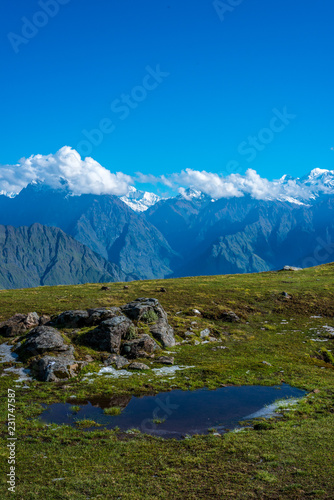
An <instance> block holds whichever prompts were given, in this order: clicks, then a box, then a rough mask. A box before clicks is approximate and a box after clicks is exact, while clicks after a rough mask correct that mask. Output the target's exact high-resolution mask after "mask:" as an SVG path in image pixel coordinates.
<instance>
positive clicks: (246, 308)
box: [0, 264, 334, 500]
mask: <svg viewBox="0 0 334 500" xmlns="http://www.w3.org/2000/svg"><path fill="white" fill-rule="evenodd" d="M333 283H334V265H333V264H328V265H323V266H319V267H315V268H310V269H306V270H303V271H298V272H292V271H281V272H268V273H260V274H248V275H247V274H245V275H227V276H209V277H195V278H181V279H171V280H152V281H138V282H130V283H127V285H128V288H127V289H124V283H110V284H107V285H108V287H109V288H110V289H109V290H107V291H102V290H101V284H88V285H79V286H56V287H40V288H36V289H25V290H2V291H0V321H3V320H5V319H7V318H9V317H10V316H12V315H13V314H15V313H18V312H20V313H27V312H30V311H36V312H37V313H38V314H40V315H41V314H49V315H52V314H56V313H60V312H62V311H64V310H68V309H86V308H93V307H100V306H101V307H108V306H119V305H122V304H125V303H127V302H129V301H131V300H133V299H135V298H138V297H155V298H157V299H159V301H160V303H161V305H162V306H163V307H164V309H165V310H166V311H167V313H168V319H169V323H170V324H171V325H172V326H173V328H174V332H175V336H176V340H177V342H178V343H179V345H177V346H175V347H173V348H170V349H169V351H173V354H172V355H173V356H174V358H175V365H181V366H188V367H191V368H187V369H185V370H180V371H176V372H175V374H174V375H173V377H174V378H172V379H171V378H169V377H168V376H158V375H152V373H151V372H147V371H146V372H140V373H136V374H134V375H133V376H131V377H128V378H125V377H123V378H122V377H120V378H107V377H103V376H100V377H95V378H93V383H92V382H91V381H90V380H89V377H87V376H85V374H87V373H88V372H89V373H94V372H97V371H98V370H99V367H101V365H102V361H103V353H100V352H97V351H94V350H93V349H90V348H88V347H84V346H80V345H79V344H78V345H77V346H76V353H77V357H78V359H84V358H85V356H87V355H89V356H91V358H92V361H90V363H89V364H88V366H86V367H85V368H83V370H82V372H81V373H80V374H79V375H78V376H76V377H74V378H73V379H70V380H67V381H64V382H59V383H43V382H38V381H32V382H29V384H28V385H29V388H23V387H22V386H23V385H24V384H17V383H16V382H15V376H14V375H9V376H8V375H6V376H2V375H4V372H3V370H4V369H5V368H6V367H9V366H10V365H9V364H8V363H7V364H6V363H4V364H3V365H1V367H0V385H1V396H2V397H1V421H2V425H1V442H2V443H1V444H2V446H1V463H2V468H1V469H2V473H1V475H0V481H1V483H0V488H1V498H13V497H15V498H18V499H22V500H33V499H38V498H45V499H47V500H49V499H50V500H51V499H71V500H81V499H82V500H83V499H98V498H101V499H102V498H103V499H134V500H141V499H144V500H145V499H198V498H200V499H211V498H212V499H228V500H230V499H268V500H275V499H301V500H305V499H312V500H314V499H333V498H334V460H333V450H334V433H333V428H334V398H333V396H334V365H333V359H334V358H333V354H332V353H334V351H333V349H334V335H332V333H331V330H330V328H327V327H333V328H334V288H333ZM161 287H163V288H165V289H166V291H165V292H161V291H160V288H161ZM283 292H286V293H287V294H288V296H289V298H287V297H285V296H284V295H283ZM194 309H198V310H199V311H200V313H201V315H200V316H199V315H196V314H195V313H194V311H193V310H194ZM231 310H232V311H234V312H235V313H236V314H237V315H238V316H239V317H240V320H241V321H240V322H238V323H228V322H224V321H223V319H222V318H223V312H225V311H231ZM195 321H196V325H195V324H194V322H195ZM192 323H193V324H192ZM324 327H326V328H324ZM190 328H192V331H193V333H194V334H195V335H193V336H192V337H191V340H190V342H189V343H182V341H183V340H185V339H187V338H189V337H186V336H185V332H187V331H189V329H190ZM205 328H209V330H210V332H211V333H212V335H213V336H214V337H216V339H217V340H219V341H220V342H209V343H205V344H202V343H201V339H200V336H199V334H200V331H202V330H203V329H205ZM333 331H334V330H333ZM63 334H64V336H65V338H68V339H71V331H66V330H64V331H63ZM312 339H313V340H312ZM9 340H10V341H12V342H14V340H13V339H9ZM319 340H322V342H321V341H320V342H319ZM0 342H1V343H3V342H8V339H5V338H0ZM218 346H221V347H224V349H218V348H217V347H218ZM167 352H168V350H165V352H164V354H167ZM138 361H142V362H144V363H146V364H148V365H149V366H151V361H150V360H147V359H142V360H138ZM264 361H265V363H263V362H264ZM154 366H155V367H157V366H159V365H157V364H156V363H155V364H154ZM152 367H153V364H152ZM282 383H286V384H289V385H292V386H295V387H298V388H300V389H304V390H306V391H307V395H306V397H304V398H303V399H302V400H301V402H300V403H299V404H298V405H296V406H294V407H290V408H288V409H286V410H285V411H283V412H282V414H283V416H282V417H280V418H274V419H273V418H272V419H269V420H259V421H257V422H256V423H255V425H253V426H251V427H249V428H247V429H244V430H242V431H240V432H230V433H226V434H224V435H222V436H216V435H214V433H211V434H208V435H204V436H203V435H202V436H194V437H191V438H190V439H183V440H179V441H177V440H174V439H171V440H164V439H161V438H157V437H152V436H148V435H145V434H142V433H140V432H138V431H137V430H132V431H128V432H121V431H120V430H118V429H114V430H105V429H103V428H97V430H95V431H93V432H87V431H86V430H85V422H83V423H82V425H77V426H74V427H69V426H56V425H51V426H46V425H45V424H43V423H42V422H41V421H40V420H39V419H38V416H39V415H40V414H41V412H42V411H43V407H42V405H43V404H44V405H45V404H48V403H54V402H68V401H70V397H71V396H72V397H73V396H75V399H76V400H80V399H81V400H84V399H85V398H89V397H92V396H106V397H111V398H112V397H115V398H116V399H117V397H120V398H121V397H122V396H129V395H144V394H152V393H158V392H161V391H168V390H173V389H176V388H178V389H183V390H195V389H198V388H203V387H207V388H209V389H216V388H219V387H221V386H226V385H277V384H282ZM17 385H21V387H16V386H17ZM8 388H11V389H14V390H15V393H16V403H15V404H16V437H17V441H16V464H15V467H16V490H15V495H13V493H11V492H10V491H8V490H7V487H8V485H7V483H6V481H7V477H6V474H7V473H8V471H9V465H8V462H7V460H8V448H7V437H8V430H7V426H6V421H7V415H8V412H7V391H8ZM114 407H115V408H113V409H111V410H110V411H109V414H110V415H113V414H114V415H116V414H118V413H119V411H120V410H119V408H118V405H117V404H115V405H114ZM77 410H78V408H77V407H76V406H73V408H72V411H73V413H75V412H76V411H77ZM105 413H106V414H108V411H107V412H105ZM89 425H90V423H89V422H88V423H87V426H89Z"/></svg>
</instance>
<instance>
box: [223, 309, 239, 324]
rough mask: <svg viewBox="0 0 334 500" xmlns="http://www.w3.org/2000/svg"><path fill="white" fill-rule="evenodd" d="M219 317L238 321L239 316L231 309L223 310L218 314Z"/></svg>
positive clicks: (230, 321)
mask: <svg viewBox="0 0 334 500" xmlns="http://www.w3.org/2000/svg"><path fill="white" fill-rule="evenodd" d="M220 319H222V320H223V321H228V322H229V323H238V322H239V321H240V318H239V316H238V315H237V314H235V312H233V311H228V312H223V313H222V314H221V316H220Z"/></svg>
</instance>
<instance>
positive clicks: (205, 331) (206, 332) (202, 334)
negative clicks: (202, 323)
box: [200, 328, 210, 339]
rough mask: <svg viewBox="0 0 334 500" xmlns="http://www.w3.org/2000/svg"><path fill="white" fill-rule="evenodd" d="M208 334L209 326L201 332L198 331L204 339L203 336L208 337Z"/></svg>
mask: <svg viewBox="0 0 334 500" xmlns="http://www.w3.org/2000/svg"><path fill="white" fill-rule="evenodd" d="M209 335H210V330H209V328H205V330H202V331H201V333H200V336H201V338H202V339H204V338H205V337H209Z"/></svg>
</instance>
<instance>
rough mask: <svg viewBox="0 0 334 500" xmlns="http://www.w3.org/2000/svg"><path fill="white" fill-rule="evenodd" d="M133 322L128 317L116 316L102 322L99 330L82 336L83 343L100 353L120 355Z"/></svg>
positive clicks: (96, 329) (95, 329)
mask: <svg viewBox="0 0 334 500" xmlns="http://www.w3.org/2000/svg"><path fill="white" fill-rule="evenodd" d="M131 327H132V328H133V324H132V322H131V321H130V320H129V318H127V317H126V316H115V317H114V318H111V319H107V320H106V321H102V323H100V325H99V326H98V327H97V328H94V330H91V331H90V332H87V333H85V334H84V335H82V336H81V341H82V342H83V343H84V344H86V345H89V346H90V347H93V348H94V349H97V350H99V351H108V352H111V353H115V354H119V351H120V346H121V340H122V339H125V338H126V336H127V334H128V332H129V330H130V329H131Z"/></svg>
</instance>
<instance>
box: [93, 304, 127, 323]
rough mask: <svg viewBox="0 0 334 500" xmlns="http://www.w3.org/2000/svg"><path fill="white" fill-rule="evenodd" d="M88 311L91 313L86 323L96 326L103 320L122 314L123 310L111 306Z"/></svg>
mask: <svg viewBox="0 0 334 500" xmlns="http://www.w3.org/2000/svg"><path fill="white" fill-rule="evenodd" d="M87 312H88V314H89V317H88V318H87V320H86V323H85V324H86V325H87V326H95V325H98V324H100V323H101V322H102V321H106V320H107V319H111V318H115V317H116V316H121V315H122V311H121V310H120V308H119V307H110V308H109V309H105V308H100V309H88V311H87Z"/></svg>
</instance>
